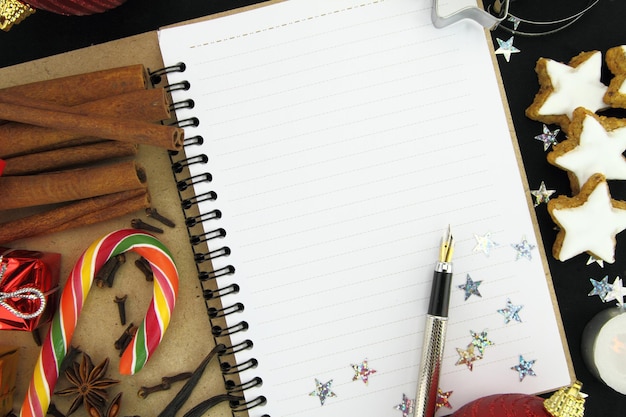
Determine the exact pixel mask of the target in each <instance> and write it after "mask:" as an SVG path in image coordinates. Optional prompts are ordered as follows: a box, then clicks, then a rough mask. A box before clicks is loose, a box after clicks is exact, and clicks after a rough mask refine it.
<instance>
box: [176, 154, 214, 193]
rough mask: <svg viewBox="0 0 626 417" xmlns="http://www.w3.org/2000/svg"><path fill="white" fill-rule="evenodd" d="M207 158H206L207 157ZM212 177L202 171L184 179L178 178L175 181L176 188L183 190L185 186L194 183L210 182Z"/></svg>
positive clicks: (187, 186)
mask: <svg viewBox="0 0 626 417" xmlns="http://www.w3.org/2000/svg"><path fill="white" fill-rule="evenodd" d="M207 160H208V159H207ZM212 180H213V177H212V176H211V174H210V173H209V172H204V173H202V174H198V175H194V176H192V177H188V178H185V179H184V180H180V181H177V182H176V188H178V190H179V191H185V190H186V189H187V188H189V187H190V186H192V185H194V184H199V183H201V182H211V181H212Z"/></svg>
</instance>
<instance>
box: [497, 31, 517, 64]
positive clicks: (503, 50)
mask: <svg viewBox="0 0 626 417" xmlns="http://www.w3.org/2000/svg"><path fill="white" fill-rule="evenodd" d="M513 38H514V37H513V36H511V37H510V38H509V40H507V41H503V40H502V39H500V38H496V41H497V42H498V45H499V46H500V47H499V48H498V49H496V55H498V54H500V55H502V56H504V59H506V62H509V61H510V60H511V54H515V53H518V52H520V50H519V49H517V48H516V47H514V46H513Z"/></svg>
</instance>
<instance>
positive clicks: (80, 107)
mask: <svg viewBox="0 0 626 417" xmlns="http://www.w3.org/2000/svg"><path fill="white" fill-rule="evenodd" d="M0 102H3V103H10V104H16V105H19V106H26V107H33V108H37V109H41V110H51V111H60V112H65V113H73V114H85V115H89V114H99V115H101V116H111V117H124V118H128V119H137V120H146V121H150V122H156V121H161V120H165V119H169V118H170V117H171V112H170V109H169V103H168V97H167V94H166V93H165V89H163V88H152V89H149V90H134V91H129V92H125V93H121V94H116V95H111V96H107V97H103V98H99V99H97V100H93V101H88V102H85V103H81V104H77V105H74V106H63V105H59V104H54V103H49V102H47V101H41V100H35V99H32V98H28V97H0Z"/></svg>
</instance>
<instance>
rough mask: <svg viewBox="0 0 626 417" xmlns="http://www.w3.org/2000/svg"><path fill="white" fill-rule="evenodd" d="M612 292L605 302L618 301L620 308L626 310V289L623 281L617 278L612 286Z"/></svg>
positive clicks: (608, 294) (607, 295)
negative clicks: (625, 299) (625, 302)
mask: <svg viewBox="0 0 626 417" xmlns="http://www.w3.org/2000/svg"><path fill="white" fill-rule="evenodd" d="M610 287H611V289H610V291H609V292H608V293H607V294H606V297H605V298H604V301H613V300H616V301H617V305H618V307H621V308H624V295H626V288H624V286H623V285H622V279H621V278H620V277H616V278H615V280H614V281H613V284H611V286H610Z"/></svg>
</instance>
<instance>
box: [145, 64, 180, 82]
mask: <svg viewBox="0 0 626 417" xmlns="http://www.w3.org/2000/svg"><path fill="white" fill-rule="evenodd" d="M186 69H187V65H185V63H184V62H179V63H178V64H176V65H170V66H169V67H165V68H160V69H158V70H155V71H151V72H149V73H148V75H149V76H150V82H151V83H152V85H157V84H160V83H161V78H162V77H163V76H164V75H167V74H170V73H172V72H185V70H186Z"/></svg>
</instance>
